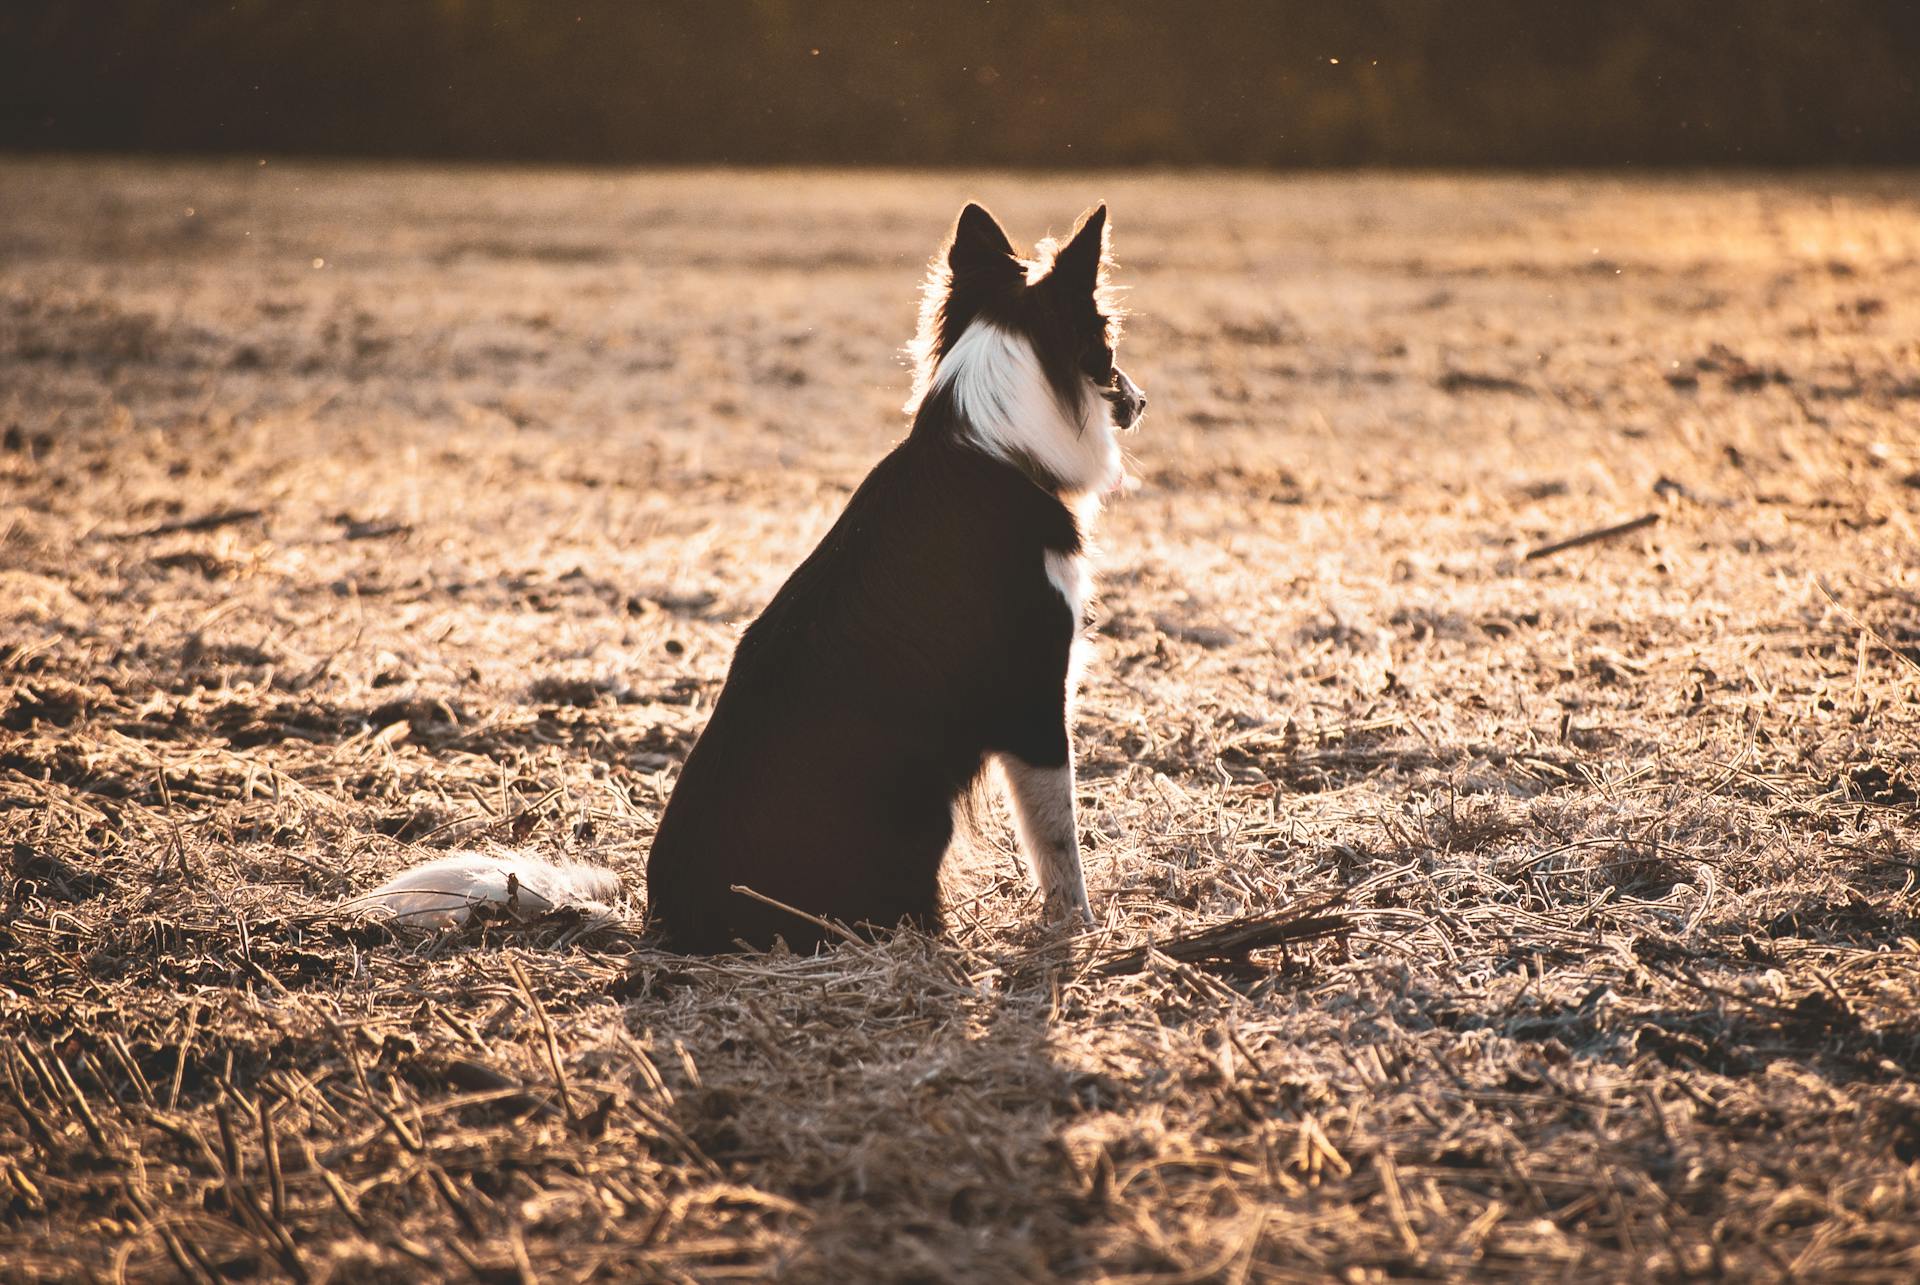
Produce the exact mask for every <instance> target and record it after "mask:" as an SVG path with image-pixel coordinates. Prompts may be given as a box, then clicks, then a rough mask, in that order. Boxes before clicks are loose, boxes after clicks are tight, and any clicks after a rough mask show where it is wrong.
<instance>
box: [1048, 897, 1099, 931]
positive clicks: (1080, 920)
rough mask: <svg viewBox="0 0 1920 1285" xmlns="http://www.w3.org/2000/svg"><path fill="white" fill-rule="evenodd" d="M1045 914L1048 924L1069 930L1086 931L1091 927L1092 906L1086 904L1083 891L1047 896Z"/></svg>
mask: <svg viewBox="0 0 1920 1285" xmlns="http://www.w3.org/2000/svg"><path fill="white" fill-rule="evenodd" d="M1046 916H1047V923H1048V924H1050V925H1052V926H1053V927H1055V928H1062V929H1065V930H1067V931H1069V932H1086V931H1087V930H1088V929H1090V928H1092V927H1093V908H1092V907H1090V906H1089V905H1087V894H1086V893H1084V892H1082V893H1079V894H1078V895H1075V894H1073V893H1067V894H1063V895H1056V896H1052V897H1048V898H1047V908H1046Z"/></svg>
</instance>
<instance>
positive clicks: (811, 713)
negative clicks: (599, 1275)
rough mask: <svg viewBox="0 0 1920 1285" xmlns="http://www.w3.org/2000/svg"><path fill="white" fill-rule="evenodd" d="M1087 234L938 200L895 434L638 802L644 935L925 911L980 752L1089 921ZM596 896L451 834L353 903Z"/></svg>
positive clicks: (1106, 485)
mask: <svg viewBox="0 0 1920 1285" xmlns="http://www.w3.org/2000/svg"><path fill="white" fill-rule="evenodd" d="M1106 246H1107V211H1106V207H1105V206H1100V207H1098V208H1096V209H1094V210H1093V211H1092V212H1091V213H1089V214H1087V215H1086V217H1084V218H1083V219H1081V220H1080V223H1079V225H1078V226H1077V227H1076V228H1075V230H1074V233H1073V235H1072V236H1071V237H1070V238H1069V239H1068V240H1067V241H1066V243H1065V244H1064V245H1060V246H1058V247H1057V248H1056V247H1055V246H1054V245H1052V244H1051V243H1048V244H1043V245H1041V246H1040V247H1039V251H1038V256H1037V257H1036V258H1035V259H1032V260H1025V259H1022V258H1021V257H1020V256H1019V255H1018V254H1017V253H1016V252H1015V250H1014V248H1013V246H1012V244H1011V243H1010V242H1009V241H1008V240H1007V235H1006V233H1005V232H1003V231H1001V230H1000V225H999V224H998V223H996V222H994V219H993V216H992V215H990V214H988V213H987V212H986V211H985V210H983V209H981V208H980V207H979V206H978V205H969V206H967V207H966V209H964V210H962V211H961V212H960V221H959V223H958V225H957V226H956V227H955V228H954V233H953V240H952V243H951V244H950V245H949V246H948V247H947V249H946V251H945V253H944V254H942V255H941V256H940V257H939V258H937V259H935V261H934V264H933V271H932V274H931V277H930V280H929V282H928V286H927V295H926V301H925V305H924V307H923V308H922V312H921V327H920V336H919V339H918V340H917V341H916V348H917V350H918V356H919V362H920V371H919V381H918V385H917V388H916V391H915V399H914V402H913V403H912V406H911V409H912V410H913V427H912V430H911V431H910V432H909V433H908V435H907V438H906V440H905V441H903V442H901V443H900V445H899V446H897V447H895V448H894V450H893V451H892V453H891V454H889V455H888V456H887V457H886V458H885V459H883V460H881V461H880V463H879V464H878V465H877V466H876V467H875V468H874V470H873V471H872V472H871V473H869V474H868V475H867V478H866V480H865V481H864V482H862V483H861V484H860V487H859V489H858V490H857V491H855V492H854V495H853V498H852V499H851V500H849V501H848V503H847V508H846V511H845V512H844V513H842V514H841V515H840V520H839V521H838V522H836V523H835V524H834V526H833V529H832V530H831V531H829V532H828V533H827V535H826V538H825V539H824V540H822V541H821V542H820V546H819V547H818V548H816V549H815V550H814V551H813V553H812V555H811V556H810V557H808V558H807V560H806V561H805V562H803V563H801V565H800V568H799V569H798V570H797V571H795V572H794V573H793V575H792V576H791V577H790V578H789V579H788V580H787V582H786V584H785V585H784V586H782V587H781V589H780V592H779V593H778V594H776V595H775V596H774V599H773V601H772V602H771V603H769V604H768V605H767V609H766V610H765V611H764V612H762V613H761V614H760V618H759V619H758V620H756V621H755V622H754V623H753V624H752V626H751V627H749V628H748V629H747V631H746V633H745V635H744V636H743V637H742V638H741V640H740V646H739V648H738V649H737V650H736V652H735V653H734V658H733V667H732V669H731V670H730V671H729V673H728V675H727V682H726V686H725V688H724V689H722V691H721V693H720V699H719V701H718V702H717V703H716V704H715V706H714V710H713V717H712V718H711V720H709V722H708V723H707V728H706V731H705V732H704V733H703V734H702V735H701V737H700V740H699V742H698V743H697V744H696V745H695V746H694V748H693V752H692V753H691V754H690V755H688V757H687V762H686V766H685V768H684V769H683V770H682V772H681V774H680V782H679V785H678V786H677V787H676V788H675V789H674V792H673V797H672V798H671V799H670V800H669V801H668V804H667V811H666V815H665V816H663V817H662V818H661V821H660V828H659V831H658V833H657V834H656V835H655V837H654V842H653V852H652V855H651V857H650V858H649V860H648V863H647V882H648V916H649V918H650V920H651V922H652V925H653V926H654V927H655V928H656V929H658V930H659V932H660V934H661V936H662V938H663V944H665V945H667V946H669V947H671V948H673V949H676V950H681V951H687V952H693V953H708V952H716V951H724V950H729V949H732V948H733V947H734V945H735V943H738V942H745V943H746V944H748V945H750V946H756V947H766V946H770V945H772V943H773V941H774V939H775V938H776V937H783V938H785V939H786V941H787V943H788V944H789V945H790V946H792V947H793V948H794V949H796V950H801V951H807V950H811V949H813V948H814V947H816V946H818V945H820V944H821V943H822V942H823V941H824V940H826V937H827V934H826V932H825V930H823V929H822V928H821V927H820V926H819V924H818V923H817V922H815V920H816V919H820V920H827V921H833V922H836V923H842V924H848V925H855V926H866V927H877V928H886V927H891V926H893V925H895V924H899V923H901V922H903V921H905V922H911V923H915V924H919V925H921V926H923V927H926V928H929V929H934V928H937V927H938V926H939V923H940V897H939V872H940V863H941V860H942V859H943V858H944V857H945V855H946V852H947V846H948V843H949V842H950V840H951V839H952V838H953V832H954V827H955V817H956V813H957V812H958V811H959V810H960V809H962V808H963V807H964V806H965V804H966V802H967V800H968V799H969V798H970V797H971V795H972V791H973V789H974V786H975V784H976V783H977V782H978V781H979V780H980V778H981V776H982V774H983V773H984V772H985V770H986V768H987V765H988V764H989V763H998V764H999V767H1000V770H1001V775H1002V776H1003V778H1004V779H1005V782H1006V785H1007V789H1008V791H1009V793H1010V795H1011V797H1012V802H1013V812H1014V818H1015V820H1016V822H1017V824H1018V828H1019V831H1020V840H1021V844H1022V846H1023V847H1024V848H1025V849H1026V853H1027V858H1028V861H1029V862H1030V864H1031V867H1032V870H1033V873H1034V875H1035V876H1036V877H1037V879H1038V880H1039V884H1040V888H1041V891H1042V892H1043V893H1044V894H1045V897H1046V904H1047V912H1048V914H1049V915H1050V916H1051V917H1052V918H1054V919H1056V920H1060V921H1066V922H1072V923H1081V924H1085V923H1090V922H1091V920H1092V914H1091V911H1090V910H1089V909H1088V906H1087V889H1086V883H1085V880H1084V879H1083V877H1082V875H1081V871H1080V851H1079V841H1078V836H1077V833H1076V830H1075V826H1074V815H1073V809H1074V787H1073V734H1072V727H1071V722H1072V717H1073V688H1074V683H1075V678H1076V675H1075V672H1074V652H1075V646H1076V644H1077V643H1078V642H1079V640H1080V634H1081V630H1082V628H1083V627H1084V625H1083V621H1084V615H1085V611H1086V605H1087V595H1088V592H1089V589H1090V583H1089V578H1088V573H1087V565H1086V559H1087V535H1088V524H1089V523H1090V522H1091V521H1092V519H1093V517H1094V515H1095V513H1096V512H1097V510H1098V509H1099V506H1100V500H1101V497H1102V496H1103V495H1105V494H1106V493H1108V492H1110V491H1112V490H1114V489H1115V488H1116V487H1118V486H1119V484H1120V482H1121V480H1122V478H1123V476H1124V474H1123V471H1122V466H1121V459H1120V446H1119V444H1118V442H1117V441H1116V440H1115V439H1114V432H1115V430H1116V429H1123V428H1129V427H1131V426H1132V425H1133V423H1134V422H1135V421H1136V420H1137V419H1139V417H1140V413H1141V411H1142V410H1143V409H1144V408H1145V406H1146V398H1145V397H1144V396H1142V395H1141V392H1140V390H1139V388H1137V387H1136V386H1135V385H1134V383H1133V381H1132V380H1130V379H1128V378H1127V377H1126V375H1125V374H1123V373H1121V371H1120V368H1119V367H1118V366H1116V365H1114V362H1113V346H1114V342H1115V340H1116V338H1117V337H1118V330H1119V328H1118V325H1117V317H1116V312H1115V309H1114V308H1113V307H1112V306H1111V304H1110V303H1109V302H1108V300H1107V296H1106V289H1105V279H1104V278H1105V265H1106ZM736 885H737V886H740V887H744V888H750V889H752V890H753V892H755V893H758V894H760V896H759V897H753V896H749V895H747V894H745V893H741V892H736V891H735V890H734V889H735V887H736ZM617 892H618V881H617V880H616V879H615V877H614V876H613V874H612V872H610V871H606V870H601V869H598V868H596V867H592V866H586V865H580V864H577V863H564V862H553V861H548V860H545V859H543V858H540V857H538V856H534V855H529V854H519V853H507V854H497V855H496V854H487V853H478V852H474V853H460V854H455V855H453V856H449V857H444V858H441V859H439V860H437V861H433V862H430V863H428V864H427V865H424V866H418V867H415V868H414V869H412V870H408V871H405V872H403V873H402V874H400V875H398V876H396V877H395V878H394V879H392V880H390V881H389V882H387V883H386V884H384V885H382V886H381V887H380V888H378V889H376V890H375V891H374V892H372V893H370V894H368V895H367V896H366V897H363V898H359V899H357V901H356V903H354V904H356V905H360V906H365V907H368V908H373V909H380V910H383V911H384V912H386V913H387V914H389V915H391V916H393V917H395V918H397V919H401V920H404V921H407V922H412V923H416V924H426V925H436V926H439V925H450V924H457V923H460V922H463V921H464V920H465V919H466V917H467V914H468V911H469V910H470V909H471V908H472V907H474V906H476V905H479V904H482V903H497V904H504V905H507V906H510V907H513V908H516V909H519V910H532V911H536V912H537V911H541V910H547V909H555V908H561V907H568V908H572V909H575V910H581V911H585V912H586V913H588V914H589V916H591V917H593V918H595V919H603V918H605V917H607V916H611V915H612V914H613V913H614V912H613V911H612V909H611V907H610V906H608V905H607V904H606V903H607V902H608V901H609V900H610V899H611V898H612V897H613V896H614V895H615V894H616V893H617ZM762 898H768V899H771V900H772V901H775V902H779V903H782V904H784V905H785V906H789V907H792V908H794V909H796V910H799V911H802V912H804V915H805V916H811V917H812V918H808V917H803V916H802V915H796V914H793V913H792V912H791V911H789V910H783V909H781V908H779V907H778V906H775V905H771V904H769V903H768V901H767V900H762Z"/></svg>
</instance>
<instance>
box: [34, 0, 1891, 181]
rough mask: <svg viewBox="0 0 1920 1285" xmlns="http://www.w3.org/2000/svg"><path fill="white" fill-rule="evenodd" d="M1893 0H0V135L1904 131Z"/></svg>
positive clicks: (1852, 156) (1480, 145)
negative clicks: (213, 0) (1200, 0)
mask: <svg viewBox="0 0 1920 1285" xmlns="http://www.w3.org/2000/svg"><path fill="white" fill-rule="evenodd" d="M1916 67H1920V3H1915V0H1743V2H1740V3H1720V2H1718V0H1715V2H1714V3H1702V2H1699V0H1337V2H1336V0H1314V2H1311V3H1310V2H1307V0H1219V2H1217V3H1210V4H1208V3H1174V2H1171V0H1168V2H1162V3H1154V2H1150V0H1048V2H1045V3H1040V2H1030V0H875V2H873V3H849V2H844V0H843V2H841V3H826V2H814V3H807V2H805V0H571V2H568V3H562V2H560V0H218V3H208V2H204V0H4V2H0V148H7V149H15V150H19V149H34V150H37V149H63V150H95V149H101V150H111V151H125V152H180V151H191V152H215V153H220V152H249V153H251V152H272V153H304V154H321V155H356V156H408V157H459V158H476V159H478V158H487V159H506V160H563V161H609V162H725V163H770V162H772V163H780V162H791V163H805V164H812V163H855V164H901V163H908V164H935V165H971V164H992V165H1036V166H1075V165H1139V164H1146V165H1226V166H1241V165H1246V166H1295V165H1380V164H1387V165H1398V164H1409V165H1462V164H1470V165H1515V166H1532V165H1621V164H1634V165H1650V166H1683V165H1684V166H1694V165H1722V164H1733V165H1783V164H1784V165H1827V164H1850V163H1865V162H1877V163H1899V162H1913V161H1916V160H1920V95H1916Z"/></svg>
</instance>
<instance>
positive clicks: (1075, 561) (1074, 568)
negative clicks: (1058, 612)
mask: <svg viewBox="0 0 1920 1285" xmlns="http://www.w3.org/2000/svg"><path fill="white" fill-rule="evenodd" d="M1046 566H1047V579H1048V580H1051V581H1052V582H1053V587H1054V588H1055V589H1058V590H1059V591H1060V596H1061V597H1062V598H1065V599H1066V600H1067V609H1068V610H1069V611H1071V612H1073V627H1074V629H1075V630H1076V631H1078V630H1079V628H1080V623H1081V622H1082V621H1083V620H1085V619H1086V616H1087V599H1088V598H1090V597H1092V596H1093V578H1092V577H1091V576H1089V575H1088V574H1087V560H1086V559H1085V558H1083V557H1081V556H1080V555H1079V554H1076V553H1061V552H1059V551H1058V550H1055V549H1048V550H1047V552H1046Z"/></svg>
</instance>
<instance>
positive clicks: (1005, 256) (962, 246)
mask: <svg viewBox="0 0 1920 1285" xmlns="http://www.w3.org/2000/svg"><path fill="white" fill-rule="evenodd" d="M947 270H948V271H949V272H951V273H952V274H953V280H954V282H955V284H959V283H961V282H967V283H969V284H971V283H975V282H989V281H1010V280H1014V279H1016V278H1020V277H1024V276H1025V275H1026V269H1025V268H1023V267H1021V266H1020V256H1019V255H1017V254H1015V253H1014V250H1013V242H1011V241H1009V240H1007V234H1006V233H1005V232H1003V231H1001V230H1000V225H999V224H998V223H996V222H994V218H993V216H992V215H991V214H988V213H987V212H986V210H985V209H984V208H982V207H981V206H979V205H976V204H975V203H974V202H972V201H969V202H967V208H966V209H964V210H962V211H960V221H959V222H958V223H956V224H954V227H953V244H952V245H951V246H949V247H948V248H947Z"/></svg>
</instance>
